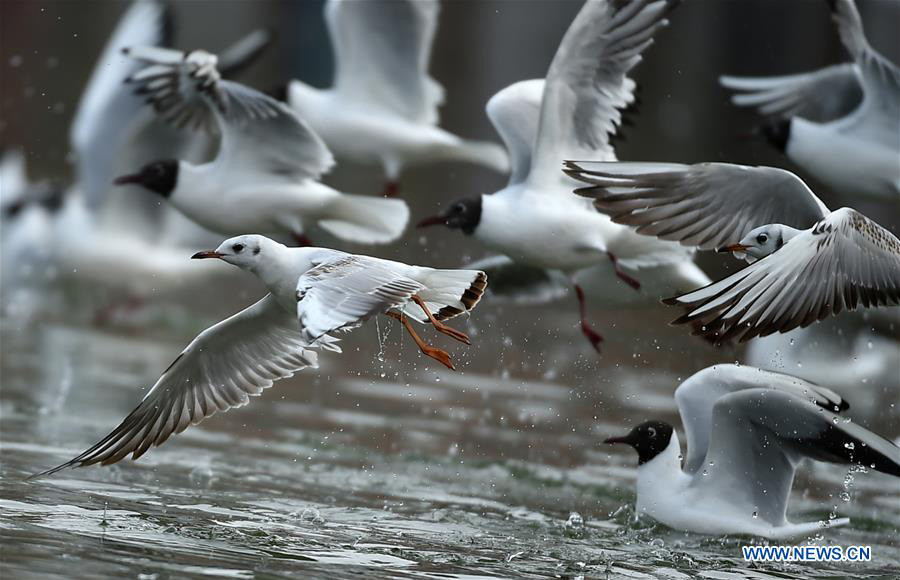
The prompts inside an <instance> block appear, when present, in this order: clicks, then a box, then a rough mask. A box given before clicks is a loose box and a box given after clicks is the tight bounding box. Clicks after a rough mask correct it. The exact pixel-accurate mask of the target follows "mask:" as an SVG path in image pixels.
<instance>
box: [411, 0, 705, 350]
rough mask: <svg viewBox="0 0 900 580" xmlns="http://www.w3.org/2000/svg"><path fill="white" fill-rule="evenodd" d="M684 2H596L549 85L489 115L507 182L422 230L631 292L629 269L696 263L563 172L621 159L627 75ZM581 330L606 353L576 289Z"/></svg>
mask: <svg viewBox="0 0 900 580" xmlns="http://www.w3.org/2000/svg"><path fill="white" fill-rule="evenodd" d="M674 4H675V2H673V1H668V0H639V1H637V2H632V3H630V4H626V5H621V4H619V3H616V2H607V1H605V0H589V1H588V2H585V5H584V7H583V8H582V9H581V11H580V12H579V13H578V15H577V16H576V17H575V20H574V21H573V22H572V24H571V26H570V27H569V29H568V31H567V32H566V34H565V37H564V38H563V40H562V42H561V43H560V46H559V48H558V49H557V52H556V55H555V57H554V58H553V62H552V63H551V65H550V69H549V71H548V73H547V78H546V81H544V80H529V81H522V82H518V83H515V84H513V85H511V86H509V87H506V88H505V89H503V90H501V91H500V92H499V93H497V94H496V95H494V96H493V97H492V98H491V100H490V101H489V102H488V104H487V114H488V117H489V118H490V119H491V122H492V123H493V124H494V126H495V127H496V128H497V131H498V133H500V135H501V136H502V138H503V141H504V143H505V144H506V146H507V148H508V149H509V151H510V155H511V158H512V175H511V177H510V181H509V183H508V184H507V186H506V187H505V188H504V189H502V190H500V191H498V192H496V193H494V194H492V195H481V196H478V197H472V198H466V199H461V200H458V201H456V202H454V203H452V204H451V205H450V207H449V208H448V209H446V210H445V211H444V212H442V213H441V214H439V215H437V216H434V217H430V218H426V219H424V220H422V221H420V222H419V226H420V227H423V226H430V225H444V226H446V227H448V228H451V229H458V230H461V231H462V232H463V233H465V234H469V235H472V236H473V237H475V239H477V240H478V241H479V242H481V243H482V244H483V245H485V246H487V247H488V248H489V249H491V250H492V251H496V252H500V253H502V254H503V255H505V256H506V257H508V258H510V259H511V260H513V261H514V262H517V263H520V264H524V265H527V266H531V267H534V268H541V269H553V270H560V271H563V272H565V273H566V274H567V275H569V276H570V277H571V276H572V275H573V274H574V273H575V272H577V271H579V270H582V269H584V268H589V267H591V266H595V265H596V264H605V265H607V266H611V268H612V269H614V271H615V272H616V274H617V275H618V276H619V278H620V279H622V280H623V281H624V282H626V283H627V284H629V285H631V286H632V287H635V288H637V287H638V286H639V283H638V282H637V281H636V280H635V279H634V278H633V277H631V276H629V275H628V274H627V273H625V272H624V271H623V270H622V269H621V267H623V266H627V267H629V268H642V267H653V266H659V265H665V264H672V263H676V262H682V261H685V260H690V257H691V254H692V250H687V249H686V248H679V247H678V246H677V245H674V244H671V243H665V242H659V241H655V242H654V243H647V241H646V239H641V236H639V235H635V234H634V233H633V232H632V231H631V230H630V229H629V228H624V227H621V226H618V225H616V224H614V223H612V222H611V220H609V218H608V217H607V216H605V215H603V214H601V213H599V212H597V211H596V210H594V208H593V207H591V205H590V203H585V200H583V199H579V198H578V197H577V196H575V195H572V193H571V190H572V185H573V183H574V182H573V181H571V180H570V179H568V178H566V177H565V176H564V175H562V173H561V172H560V170H559V168H560V164H561V163H562V160H563V159H565V158H566V156H570V155H591V156H595V155H599V156H601V157H602V158H604V159H610V160H612V159H615V153H614V152H613V149H612V146H611V145H610V143H609V135H610V134H611V133H613V132H615V130H616V127H617V125H618V123H619V121H620V119H621V112H620V109H622V108H623V107H625V106H627V105H628V104H629V103H631V102H632V101H633V100H634V95H633V94H632V91H633V89H634V86H635V84H634V81H632V80H631V79H629V78H628V77H627V76H626V74H627V73H628V71H629V70H631V68H632V67H634V66H635V65H636V64H637V63H638V62H639V61H640V59H641V52H642V51H643V50H644V49H646V48H647V47H648V46H649V45H650V44H651V43H652V41H653V35H654V33H655V32H656V31H657V30H659V29H660V28H661V27H663V26H664V25H665V24H666V23H667V21H666V19H665V15H666V14H667V13H668V11H669V10H670V9H671V8H672V6H673V5H674ZM574 286H575V291H576V296H577V297H578V301H579V306H580V311H581V331H582V333H583V334H584V335H585V336H586V337H587V338H588V340H589V341H590V342H591V344H592V345H593V347H594V348H595V349H597V350H598V351H599V344H600V341H601V340H602V337H601V336H600V335H599V334H598V333H597V332H596V331H595V330H594V329H593V328H592V327H591V325H590V323H589V322H588V320H587V313H586V305H585V297H584V291H583V289H582V288H581V286H580V285H578V284H577V283H575V284H574Z"/></svg>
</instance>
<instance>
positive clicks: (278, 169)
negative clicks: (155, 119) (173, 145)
mask: <svg viewBox="0 0 900 580" xmlns="http://www.w3.org/2000/svg"><path fill="white" fill-rule="evenodd" d="M127 53H128V54H129V55H131V56H132V57H134V58H135V59H138V60H140V61H143V62H145V63H148V64H149V66H147V67H146V68H144V69H142V70H139V71H138V72H136V73H134V74H133V75H131V76H130V77H129V78H128V82H130V83H133V84H135V85H136V86H137V90H136V92H137V93H138V94H140V95H145V96H146V97H147V99H148V101H150V102H151V103H152V104H153V106H154V107H155V109H156V111H157V113H158V114H160V115H161V116H163V117H164V118H165V119H166V120H167V121H168V122H171V123H173V124H174V125H175V126H178V127H184V126H187V125H194V126H195V127H205V128H207V129H213V128H216V127H217V128H218V130H219V132H220V133H221V134H222V141H221V147H220V148H219V154H218V157H217V158H216V162H217V163H219V164H221V166H222V167H224V168H226V170H227V171H229V172H234V173H241V172H248V173H259V172H264V173H275V174H279V175H284V176H288V177H292V178H294V179H296V180H302V179H317V178H318V177H319V176H321V175H322V174H323V173H324V172H326V171H327V170H328V169H330V168H331V166H332V165H334V158H333V157H332V155H331V152H330V151H329V150H328V148H327V147H326V146H325V143H324V142H323V141H322V140H321V139H320V138H319V136H318V135H316V133H315V132H313V130H312V129H311V128H310V127H309V126H308V125H307V124H306V123H305V122H304V121H302V120H301V119H300V118H299V117H297V115H296V113H294V112H293V111H292V110H291V109H290V108H289V107H287V106H286V105H284V104H283V103H280V102H278V101H276V100H275V99H273V98H271V97H269V96H267V95H264V94H263V93H260V92H259V91H256V90H254V89H251V88H249V87H246V86H244V85H242V84H239V83H236V82H232V81H227V80H222V79H221V77H220V75H219V71H218V70H217V68H216V67H217V59H216V56H215V55H213V54H210V53H208V52H205V51H202V50H195V51H194V52H191V53H189V54H187V55H185V54H184V53H182V52H179V51H176V50H166V49H159V48H152V47H134V48H130V49H127Z"/></svg>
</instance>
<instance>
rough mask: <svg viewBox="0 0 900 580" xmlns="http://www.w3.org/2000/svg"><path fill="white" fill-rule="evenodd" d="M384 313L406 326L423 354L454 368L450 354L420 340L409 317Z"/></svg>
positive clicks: (396, 313) (449, 367)
mask: <svg viewBox="0 0 900 580" xmlns="http://www.w3.org/2000/svg"><path fill="white" fill-rule="evenodd" d="M385 314H387V315H388V316H390V317H391V318H396V319H397V320H399V321H400V323H401V324H403V326H405V327H406V330H407V332H409V334H410V336H412V339H413V340H414V341H415V343H416V346H418V347H419V350H421V351H422V353H423V354H424V355H425V356H428V357H431V358H433V359H434V360H436V361H438V362H439V363H441V364H442V365H444V366H445V367H447V368H448V369H450V370H451V371H455V370H456V369H455V368H453V362H452V361H451V360H450V355H449V354H447V353H446V352H445V351H443V350H441V349H439V348H437V347H434V346H429V345H427V344H425V341H424V340H422V338H421V337H420V336H419V335H418V334H416V331H415V330H414V329H413V327H412V324H410V323H409V319H408V318H407V317H406V316H404V315H403V314H400V313H399V312H385Z"/></svg>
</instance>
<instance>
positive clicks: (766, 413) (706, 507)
mask: <svg viewBox="0 0 900 580" xmlns="http://www.w3.org/2000/svg"><path fill="white" fill-rule="evenodd" d="M675 402H676V403H677V405H678V414H679V415H680V416H681V422H682V424H683V426H684V433H685V437H686V439H687V449H686V451H685V453H686V459H685V460H684V462H683V463H682V451H681V444H680V443H679V441H678V435H677V434H676V433H675V430H674V429H673V428H672V426H671V425H669V424H668V423H664V422H662V421H648V422H645V423H642V424H640V425H638V426H637V427H635V428H634V429H632V430H631V432H630V433H629V434H628V435H625V436H624V437H610V438H609V439H607V440H606V443H610V444H616V443H622V444H626V445H630V446H631V447H633V448H634V450H635V451H637V454H638V469H637V507H636V509H637V512H638V513H639V514H644V515H647V516H650V517H651V518H653V519H655V520H657V521H659V522H662V523H663V524H665V525H667V526H670V527H672V528H675V529H679V530H685V531H690V532H698V533H702V534H748V535H752V536H761V537H764V538H770V539H777V538H789V537H793V536H800V535H812V534H815V533H817V532H818V531H820V530H822V529H824V528H828V527H834V526H840V525H845V524H847V523H849V521H850V520H849V519H847V518H838V519H833V520H825V521H816V522H804V523H800V524H794V523H791V522H790V521H788V519H787V507H788V500H789V498H790V493H791V487H792V484H793V481H794V472H795V471H796V468H797V465H798V463H800V461H801V460H802V459H804V458H809V459H813V460H816V461H825V462H829V463H842V464H850V465H858V466H862V467H864V468H866V469H874V470H877V471H881V472H884V473H887V474H890V475H893V476H896V477H900V448H898V447H897V446H896V445H894V444H893V443H890V442H889V441H887V440H885V439H883V438H882V437H880V436H878V435H876V434H875V433H872V432H871V431H868V430H867V429H865V428H863V427H860V426H859V425H856V424H855V423H851V422H849V421H847V420H842V419H841V417H843V415H841V413H843V412H844V411H846V410H847V409H848V408H849V405H848V404H847V402H846V401H844V400H843V399H841V397H840V396H838V395H837V394H836V393H834V392H833V391H831V390H829V389H826V388H823V387H819V386H818V385H814V384H812V383H809V382H807V381H804V380H803V379H799V378H796V377H792V376H789V375H784V374H780V373H775V372H771V371H764V370H760V369H756V368H753V367H748V366H738V365H718V366H714V367H710V368H707V369H704V370H702V371H700V372H698V373H696V374H694V375H693V376H691V377H690V378H688V379H687V380H686V381H684V382H683V383H682V384H681V385H680V386H679V387H678V388H677V389H676V390H675Z"/></svg>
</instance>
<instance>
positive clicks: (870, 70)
mask: <svg viewBox="0 0 900 580" xmlns="http://www.w3.org/2000/svg"><path fill="white" fill-rule="evenodd" d="M830 5H831V9H832V12H833V18H834V21H835V24H836V25H837V29H838V33H839V34H840V36H841V41H843V43H844V47H846V49H847V52H849V53H850V56H851V57H852V58H853V60H854V61H856V65H857V66H858V67H859V71H860V77H861V80H862V87H863V101H862V105H861V106H860V107H859V108H858V109H857V110H856V112H854V113H853V114H852V115H850V116H849V117H848V118H846V119H845V120H843V121H841V122H840V123H841V124H840V125H839V129H840V130H841V131H843V132H845V133H852V134H854V135H859V136H861V137H865V138H867V139H871V140H876V141H878V142H881V143H884V144H885V145H886V146H888V147H891V148H893V149H897V148H898V147H900V145H898V141H897V119H898V118H900V67H897V65H895V64H894V63H892V62H891V61H889V60H888V59H886V58H885V57H884V56H882V55H881V54H879V53H878V52H877V51H876V50H875V49H873V48H872V46H871V45H870V44H869V42H868V40H866V36H865V34H864V33H863V27H862V19H861V18H860V16H859V12H857V10H856V4H855V3H854V2H853V0H832V1H831V2H830Z"/></svg>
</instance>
